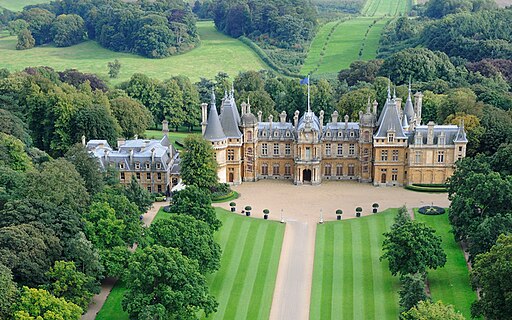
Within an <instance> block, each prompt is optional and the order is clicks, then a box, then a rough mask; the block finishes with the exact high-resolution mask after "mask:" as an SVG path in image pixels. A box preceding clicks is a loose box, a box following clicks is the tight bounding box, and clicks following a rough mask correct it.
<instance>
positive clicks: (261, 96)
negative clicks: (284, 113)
mask: <svg viewBox="0 0 512 320" xmlns="http://www.w3.org/2000/svg"><path fill="white" fill-rule="evenodd" d="M239 100H240V101H247V100H249V101H250V103H251V112H252V113H253V114H258V112H259V111H261V112H262V114H263V117H264V119H263V121H266V120H265V119H267V117H268V116H270V115H272V116H273V117H274V119H277V112H276V110H275V103H274V101H273V100H272V97H271V96H270V95H269V94H268V93H267V92H266V91H263V90H258V91H244V92H242V93H241V94H240V97H239Z"/></svg>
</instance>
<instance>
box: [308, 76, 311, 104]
mask: <svg viewBox="0 0 512 320" xmlns="http://www.w3.org/2000/svg"><path fill="white" fill-rule="evenodd" d="M309 112H311V107H310V105H309V74H308V113H309Z"/></svg>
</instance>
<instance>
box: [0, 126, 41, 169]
mask: <svg viewBox="0 0 512 320" xmlns="http://www.w3.org/2000/svg"><path fill="white" fill-rule="evenodd" d="M0 165H1V166H6V167H9V168H11V169H12V170H15V171H23V172H24V171H27V170H29V169H31V168H32V167H33V166H32V162H31V161H30V158H29V156H28V155H27V153H26V152H25V145H24V144H23V142H21V141H20V140H19V139H17V138H15V137H13V136H11V135H8V134H5V133H3V132H0Z"/></svg>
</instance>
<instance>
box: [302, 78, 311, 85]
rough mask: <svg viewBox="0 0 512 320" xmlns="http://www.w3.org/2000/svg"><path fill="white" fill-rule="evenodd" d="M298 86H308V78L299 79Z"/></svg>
mask: <svg viewBox="0 0 512 320" xmlns="http://www.w3.org/2000/svg"><path fill="white" fill-rule="evenodd" d="M300 84H309V77H305V78H304V79H300Z"/></svg>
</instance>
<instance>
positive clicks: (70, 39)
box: [51, 14, 87, 47]
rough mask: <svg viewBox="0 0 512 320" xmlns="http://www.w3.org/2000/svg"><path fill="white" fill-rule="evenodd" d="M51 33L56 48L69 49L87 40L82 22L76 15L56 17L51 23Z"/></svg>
mask: <svg viewBox="0 0 512 320" xmlns="http://www.w3.org/2000/svg"><path fill="white" fill-rule="evenodd" d="M51 31H52V33H53V43H55V46H57V47H69V46H72V45H75V44H77V43H80V42H82V41H84V40H85V39H87V30H86V29H85V23H84V20H83V19H82V17H80V16H79V15H76V14H61V15H60V16H58V17H57V18H56V19H55V20H54V21H53V23H52V30H51Z"/></svg>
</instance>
